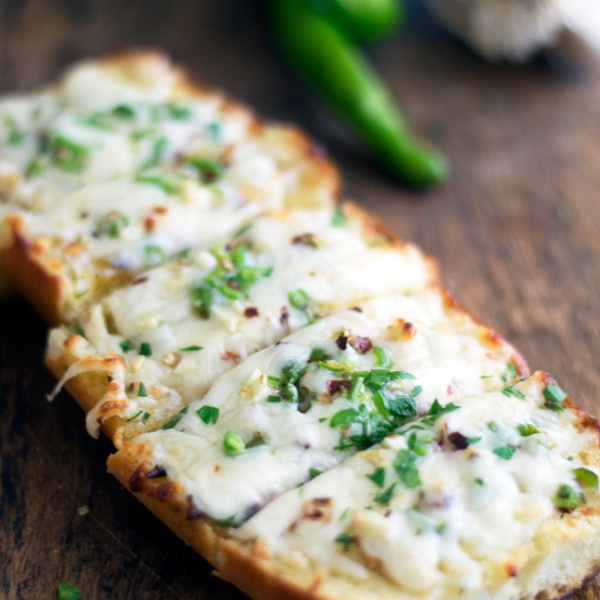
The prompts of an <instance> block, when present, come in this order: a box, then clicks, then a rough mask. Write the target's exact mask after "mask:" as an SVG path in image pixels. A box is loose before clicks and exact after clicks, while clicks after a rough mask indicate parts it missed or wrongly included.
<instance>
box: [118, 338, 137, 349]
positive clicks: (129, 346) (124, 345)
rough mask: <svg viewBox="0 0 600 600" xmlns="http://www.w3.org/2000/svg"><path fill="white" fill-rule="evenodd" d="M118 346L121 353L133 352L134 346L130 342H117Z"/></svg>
mask: <svg viewBox="0 0 600 600" xmlns="http://www.w3.org/2000/svg"><path fill="white" fill-rule="evenodd" d="M119 346H121V350H123V352H129V351H130V350H135V346H134V345H133V342H132V341H131V340H123V341H122V342H119Z"/></svg>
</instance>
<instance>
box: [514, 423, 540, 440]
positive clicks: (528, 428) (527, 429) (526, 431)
mask: <svg viewBox="0 0 600 600" xmlns="http://www.w3.org/2000/svg"><path fill="white" fill-rule="evenodd" d="M517 429H518V431H519V433H520V434H521V435H522V436H523V437H528V436H530V435H533V434H534V433H540V430H539V429H538V428H537V427H536V426H535V425H532V424H531V423H526V424H525V425H517Z"/></svg>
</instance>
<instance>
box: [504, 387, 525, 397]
mask: <svg viewBox="0 0 600 600" xmlns="http://www.w3.org/2000/svg"><path fill="white" fill-rule="evenodd" d="M502 393H503V394H504V395H505V396H507V397H508V398H510V397H511V396H512V397H514V398H519V400H525V394H523V392H520V391H519V390H515V388H514V387H512V386H511V385H509V386H508V387H505V388H504V389H503V390H502Z"/></svg>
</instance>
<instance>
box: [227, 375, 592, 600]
mask: <svg viewBox="0 0 600 600" xmlns="http://www.w3.org/2000/svg"><path fill="white" fill-rule="evenodd" d="M543 381H544V378H543V376H542V375H541V374H538V375H537V376H534V377H532V378H531V379H530V380H527V381H525V382H523V383H519V384H517V385H515V386H514V389H516V390H517V391H519V392H521V393H522V394H523V396H524V397H523V398H520V397H516V396H507V395H505V394H503V393H502V392H492V393H487V394H483V395H477V396H474V397H469V398H462V399H460V401H459V402H458V405H459V406H460V408H459V409H457V410H455V411H453V412H450V413H448V414H446V415H442V416H441V417H439V418H438V419H437V420H436V421H435V423H434V424H433V425H431V426H430V425H424V426H423V429H412V430H411V429H410V428H409V427H408V426H405V427H404V428H402V429H401V431H404V433H400V434H399V435H396V436H392V437H390V438H387V439H386V440H385V441H384V442H383V443H382V444H380V445H379V446H376V447H374V448H372V449H370V450H367V451H364V452H360V453H358V454H356V455H355V456H353V457H352V458H350V459H348V460H347V461H346V462H344V463H343V464H342V465H340V466H339V467H336V468H334V469H332V470H330V471H328V472H327V473H324V474H322V475H319V476H318V477H317V478H316V479H314V480H312V481H310V482H309V483H307V484H305V485H304V486H302V487H301V488H299V489H298V490H292V491H289V492H287V493H286V494H284V495H282V496H280V497H278V498H277V499H276V500H274V501H273V502H271V503H270V504H269V505H268V506H267V507H266V508H264V509H263V510H262V511H260V512H259V513H258V514H257V515H256V516H254V517H252V518H251V519H250V520H249V521H248V522H247V523H246V524H245V525H243V526H242V527H241V528H240V529H239V530H237V531H235V532H234V535H235V536H236V537H238V538H240V539H254V540H261V542H262V543H263V544H265V545H266V547H267V548H268V550H270V551H271V552H273V553H274V555H275V558H278V559H281V560H284V559H285V557H286V556H290V555H292V556H293V555H299V556H300V557H301V558H303V559H304V560H306V559H308V561H309V563H311V564H313V565H314V566H315V567H318V569H319V571H321V572H324V573H327V572H331V573H340V572H342V573H346V574H347V575H349V576H350V577H352V578H357V577H358V578H359V579H360V578H361V576H362V577H363V578H366V577H367V576H368V575H367V572H366V571H365V570H364V566H365V565H367V564H369V565H379V569H378V570H380V571H381V572H382V573H383V574H384V575H385V576H386V577H387V578H388V579H389V580H390V581H391V582H392V583H393V584H394V585H396V586H397V587H398V589H399V593H400V591H403V592H405V593H409V594H426V595H427V597H430V598H437V597H448V596H449V595H450V596H452V595H454V594H457V593H458V591H459V590H460V593H461V596H464V597H466V598H484V597H488V596H493V597H496V596H495V594H498V588H499V587H500V586H501V585H505V584H506V585H510V583H507V581H509V580H510V578H511V577H510V576H511V573H510V569H512V568H513V567H514V569H515V572H514V573H516V572H518V571H520V570H521V568H526V567H527V566H528V561H530V560H531V561H532V562H535V560H537V558H538V556H537V554H538V551H536V550H535V542H533V541H532V540H535V539H536V531H537V530H538V528H539V527H540V524H541V523H543V522H545V521H548V520H549V519H555V520H556V521H559V520H560V518H561V514H560V512H559V510H558V509H557V507H556V506H555V505H554V502H553V499H554V498H555V497H556V496H557V494H558V490H559V487H560V486H561V485H568V486H570V487H571V488H572V489H573V490H574V492H575V493H577V494H579V493H580V492H582V491H583V492H585V494H586V495H588V496H589V498H593V497H595V495H596V494H597V491H596V490H594V489H592V488H589V487H588V488H585V489H582V486H581V485H580V484H579V483H578V482H577V481H576V478H575V475H574V469H575V468H579V467H582V466H583V463H582V458H581V456H580V452H582V451H584V450H585V449H586V448H589V447H594V446H595V445H596V444H597V438H596V436H595V434H594V433H593V432H590V431H588V432H584V433H580V432H579V430H578V429H579V427H578V425H579V423H578V417H577V415H576V414H574V413H573V412H572V411H570V410H564V411H554V410H550V409H548V408H547V407H545V406H544V397H543V395H542V391H543V387H544V385H545V384H544V382H543ZM490 422H494V423H495V424H496V425H497V427H496V428H495V431H492V430H491V429H490V426H489V423H490ZM524 424H533V425H535V426H536V428H537V429H539V433H535V434H532V435H529V436H523V435H522V434H521V433H520V432H519V430H518V427H519V426H522V425H524ZM454 432H460V433H461V434H463V435H464V436H466V437H471V438H473V439H474V440H475V441H472V442H471V445H470V446H468V447H467V448H465V449H458V448H457V447H456V446H455V445H454V444H453V443H452V442H451V441H450V437H449V436H451V434H452V433H454ZM411 433H414V434H416V435H417V436H420V437H421V438H423V437H424V436H426V435H430V437H435V440H434V441H433V442H426V443H423V444H422V445H421V446H422V448H424V449H425V450H424V452H423V454H424V455H422V456H421V455H417V456H416V457H415V469H416V471H417V472H418V475H419V478H420V484H419V485H417V486H415V487H408V486H407V484H406V483H405V481H403V480H402V478H401V477H399V473H398V472H397V469H396V468H395V467H394V463H395V461H397V460H398V458H397V457H398V456H399V455H400V453H406V452H409V451H408V450H407V449H408V447H409V445H410V444H409V437H410V435H411ZM477 438H480V439H477ZM506 446H511V447H512V448H514V454H512V456H511V457H510V458H502V457H501V456H499V455H498V454H495V453H494V450H497V449H498V448H501V447H506ZM582 455H583V453H582ZM586 468H588V469H589V468H590V467H589V466H587V465H586ZM376 469H380V470H383V471H384V473H385V479H383V480H381V479H380V480H379V482H380V483H381V485H380V486H379V485H377V484H376V483H375V482H374V481H373V480H372V479H371V478H370V477H369V475H373V474H374V473H375V471H376ZM594 470H595V468H594ZM596 474H597V473H596ZM391 485H394V488H393V492H392V494H391V496H390V497H389V498H384V499H383V500H382V499H381V496H379V500H378V496H377V495H378V494H381V493H382V492H384V491H386V490H388V489H389V486H391ZM323 499H325V500H323ZM315 507H320V508H321V512H322V514H321V515H317V516H315V513H314V508H315ZM340 535H342V536H344V535H347V536H349V537H347V538H344V537H341V538H340V537H339V536H340ZM336 538H337V539H338V541H336ZM348 561H352V562H353V563H354V565H355V566H349V565H348ZM514 573H513V574H514Z"/></svg>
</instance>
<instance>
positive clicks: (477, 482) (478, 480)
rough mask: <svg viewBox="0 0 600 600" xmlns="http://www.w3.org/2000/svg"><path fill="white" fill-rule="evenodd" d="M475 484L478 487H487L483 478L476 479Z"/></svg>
mask: <svg viewBox="0 0 600 600" xmlns="http://www.w3.org/2000/svg"><path fill="white" fill-rule="evenodd" d="M475 483H476V484H477V485H485V482H484V481H483V479H481V477H475Z"/></svg>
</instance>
